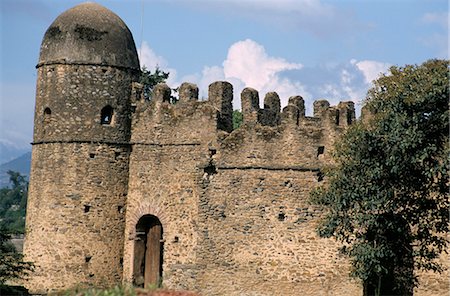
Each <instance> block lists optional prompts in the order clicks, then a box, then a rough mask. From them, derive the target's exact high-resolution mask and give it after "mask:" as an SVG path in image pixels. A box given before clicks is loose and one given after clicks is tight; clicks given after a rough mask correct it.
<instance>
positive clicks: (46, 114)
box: [44, 107, 52, 122]
mask: <svg viewBox="0 0 450 296" xmlns="http://www.w3.org/2000/svg"><path fill="white" fill-rule="evenodd" d="M51 115H52V110H51V109H50V108H48V107H47V108H45V109H44V121H45V122H48V121H50V117H51Z"/></svg>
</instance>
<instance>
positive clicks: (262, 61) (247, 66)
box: [223, 39, 303, 89]
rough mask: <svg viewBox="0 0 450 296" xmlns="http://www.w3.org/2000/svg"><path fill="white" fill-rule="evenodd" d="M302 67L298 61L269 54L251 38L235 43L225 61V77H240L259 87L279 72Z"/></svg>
mask: <svg viewBox="0 0 450 296" xmlns="http://www.w3.org/2000/svg"><path fill="white" fill-rule="evenodd" d="M302 67H303V66H302V65H301V64H298V63H289V62H287V61H286V60H285V59H282V58H275V57H270V56H268V55H267V53H266V50H265V49H264V47H263V46H262V45H260V44H258V43H256V42H255V41H253V40H250V39H247V40H244V41H239V42H236V43H234V44H233V45H232V46H231V47H230V48H229V49H228V56H227V59H226V60H225V61H224V62H223V69H224V73H225V77H227V78H228V77H229V78H231V77H235V78H238V79H240V80H242V81H243V82H244V83H245V84H246V85H247V86H251V87H254V88H258V89H260V88H264V86H266V85H267V84H268V83H269V82H271V81H272V80H274V79H277V73H279V72H282V71H286V70H294V69H297V70H298V69H301V68H302Z"/></svg>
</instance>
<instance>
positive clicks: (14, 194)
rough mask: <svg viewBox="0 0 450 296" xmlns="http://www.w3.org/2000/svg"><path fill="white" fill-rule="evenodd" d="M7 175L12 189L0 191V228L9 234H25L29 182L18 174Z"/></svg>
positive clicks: (11, 172)
mask: <svg viewBox="0 0 450 296" xmlns="http://www.w3.org/2000/svg"><path fill="white" fill-rule="evenodd" d="M7 173H8V175H9V180H10V183H11V188H2V189H0V227H2V228H4V229H6V230H7V231H8V232H9V233H14V234H18V233H24V231H25V212H26V207H27V194H28V182H27V180H26V179H25V177H24V176H22V175H21V174H20V173H18V172H13V171H8V172H7Z"/></svg>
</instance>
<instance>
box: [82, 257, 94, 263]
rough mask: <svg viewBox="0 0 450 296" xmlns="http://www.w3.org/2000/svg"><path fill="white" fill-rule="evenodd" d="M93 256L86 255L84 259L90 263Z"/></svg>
mask: <svg viewBox="0 0 450 296" xmlns="http://www.w3.org/2000/svg"><path fill="white" fill-rule="evenodd" d="M91 259H92V256H86V257H84V261H86V263H89V261H91Z"/></svg>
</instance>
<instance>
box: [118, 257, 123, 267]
mask: <svg viewBox="0 0 450 296" xmlns="http://www.w3.org/2000/svg"><path fill="white" fill-rule="evenodd" d="M119 264H120V266H123V257H120V259H119Z"/></svg>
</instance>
